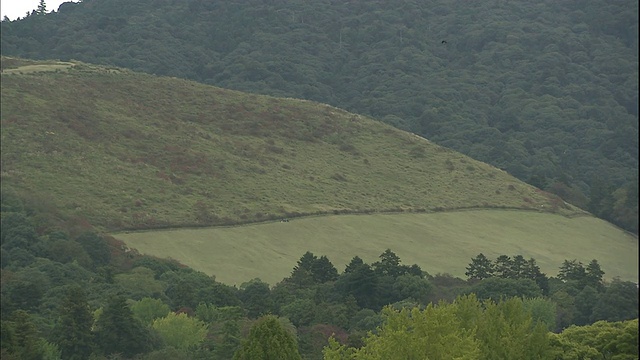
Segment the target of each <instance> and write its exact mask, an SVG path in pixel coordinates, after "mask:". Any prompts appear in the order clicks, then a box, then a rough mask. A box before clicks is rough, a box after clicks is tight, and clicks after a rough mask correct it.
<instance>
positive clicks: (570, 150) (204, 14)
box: [0, 0, 638, 233]
mask: <svg viewBox="0 0 640 360" xmlns="http://www.w3.org/2000/svg"><path fill="white" fill-rule="evenodd" d="M0 26H1V30H2V31H1V39H2V42H1V44H2V54H3V55H8V56H19V57H25V58H35V59H62V60H66V59H78V60H82V61H85V62H91V63H98V64H105V65H116V66H120V67H126V68H130V69H134V70H139V71H144V72H148V73H154V74H158V75H167V76H176V77H183V78H188V79H193V80H196V81H200V82H203V83H207V84H213V85H217V86H221V87H225V88H231V89H237V90H242V91H247V92H254V93H263V94H270V95H275V96H286V97H295V98H304V99H311V100H315V101H320V102H323V103H328V104H331V105H334V106H337V107H340V108H344V109H347V110H349V111H352V112H355V113H360V114H364V115H369V116H372V117H374V118H376V119H379V120H382V121H384V122H387V123H389V124H392V125H394V126H397V127H400V128H403V129H406V130H409V131H412V132H415V133H417V134H420V135H422V136H424V137H426V138H428V139H430V140H432V141H434V142H437V143H439V144H441V145H444V146H447V147H450V148H452V149H455V150H457V151H460V152H462V153H464V154H466V155H469V156H471V157H473V158H475V159H478V160H481V161H485V162H487V163H490V164H492V165H494V166H496V167H499V168H502V169H505V170H506V171H508V172H509V173H511V174H513V175H514V176H516V177H518V178H519V179H521V180H524V181H527V182H528V183H530V184H532V185H535V186H537V187H539V188H542V189H544V190H547V191H550V192H553V193H555V194H557V195H559V196H561V197H562V198H564V199H565V200H566V201H568V202H571V203H573V204H575V205H577V206H580V207H582V208H584V209H588V210H589V211H590V212H592V213H593V214H595V215H597V216H599V217H602V218H604V219H606V220H609V221H611V222H613V223H614V224H617V225H619V226H621V227H623V228H625V229H627V230H629V231H632V232H635V233H637V229H638V67H637V63H638V2H637V1H631V0H627V1H619V2H607V1H604V0H589V1H587V2H584V3H583V2H572V1H568V2H557V1H552V0H546V1H542V2H535V3H532V2H529V1H523V0H510V1H502V0H497V1H484V2H472V3H469V2H463V3H459V2H451V1H444V0H434V1H418V2H411V1H409V2H407V1H359V2H351V1H339V2H336V1H333V0H322V1H312V2H309V1H298V0H286V1H279V0H278V1H263V0H248V1H243V2H234V1H216V2H210V1H204V0H202V1H189V2H179V1H152V0H140V1H135V2H131V1H124V0H108V1H107V0H104V1H103V0H101V1H96V0H85V1H83V2H81V3H75V4H74V3H71V2H67V3H64V4H62V5H61V6H60V8H59V9H58V11H57V12H54V13H51V14H45V15H42V14H39V13H36V12H34V13H33V14H31V15H30V16H28V17H25V18H23V19H20V20H18V21H2V23H1V25H0Z"/></svg>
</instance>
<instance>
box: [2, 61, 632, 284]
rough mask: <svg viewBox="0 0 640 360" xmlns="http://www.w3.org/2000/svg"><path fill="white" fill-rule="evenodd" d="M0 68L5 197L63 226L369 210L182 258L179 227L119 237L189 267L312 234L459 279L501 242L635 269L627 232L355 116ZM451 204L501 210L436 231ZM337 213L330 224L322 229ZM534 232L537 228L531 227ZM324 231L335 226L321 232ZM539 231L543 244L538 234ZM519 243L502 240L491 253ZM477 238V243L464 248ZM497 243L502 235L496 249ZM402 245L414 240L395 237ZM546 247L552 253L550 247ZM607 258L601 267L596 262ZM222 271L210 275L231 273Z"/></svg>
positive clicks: (117, 73)
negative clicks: (514, 216)
mask: <svg viewBox="0 0 640 360" xmlns="http://www.w3.org/2000/svg"><path fill="white" fill-rule="evenodd" d="M2 67H3V74H2V113H1V120H2V149H1V150H2V151H1V158H2V172H1V176H2V177H1V180H2V187H3V191H12V192H15V193H17V194H19V195H20V196H21V197H23V198H27V199H30V201H31V202H32V203H37V204H39V206H40V207H42V208H48V209H55V212H56V213H57V214H58V216H59V217H60V218H62V219H68V218H74V217H75V218H77V217H81V218H84V219H86V220H88V221H89V222H91V223H92V224H93V225H95V226H97V227H98V228H99V229H102V230H103V231H109V232H117V231H123V230H132V229H147V230H148V229H156V230H158V229H163V228H184V227H192V226H200V227H204V226H213V225H237V224H242V223H254V222H264V221H273V220H278V219H280V218H283V217H287V218H295V217H299V216H300V217H302V216H309V215H337V214H371V215H367V216H364V217H356V218H357V219H370V220H365V222H364V223H358V222H349V221H347V222H346V223H342V221H343V220H335V219H336V218H335V217H316V218H309V219H299V220H296V221H295V224H294V223H293V222H292V223H289V224H271V225H269V224H265V225H261V226H274V225H285V226H290V228H293V229H295V228H296V227H298V226H302V225H303V224H309V222H312V223H313V225H312V226H311V225H306V226H302V227H300V228H299V230H297V231H292V232H291V233H290V234H289V235H288V237H287V236H284V235H283V234H282V233H278V232H277V231H276V232H268V231H267V232H265V231H263V230H262V229H265V228H259V227H255V226H252V227H249V228H250V229H257V230H255V231H254V232H253V233H252V232H251V230H246V229H244V228H243V227H240V228H232V229H243V230H239V231H238V232H237V233H236V234H235V235H214V236H222V237H224V238H225V239H226V240H224V241H226V244H230V243H233V242H236V245H237V244H243V245H242V246H241V247H240V248H237V246H236V248H234V249H226V250H220V249H225V247H224V246H220V247H216V246H213V247H212V248H210V247H209V246H207V247H199V246H193V243H191V244H190V245H189V246H186V247H184V246H183V248H186V249H188V250H187V251H188V252H190V255H189V254H186V255H185V254H183V255H180V254H179V253H177V252H176V251H175V249H176V248H175V247H173V248H171V246H173V245H175V244H181V243H180V241H188V240H189V238H188V237H187V236H183V235H180V236H179V239H178V238H176V237H175V236H173V235H171V234H172V232H166V233H165V232H163V233H155V234H154V235H153V236H152V238H153V240H152V241H151V242H150V243H149V242H148V243H147V244H146V245H143V243H142V242H141V240H140V238H138V239H137V240H136V239H135V238H134V236H133V235H136V234H145V233H132V234H129V235H131V236H127V234H120V235H121V236H122V238H123V239H128V240H127V241H129V240H130V243H131V244H133V245H131V246H134V247H135V246H138V245H139V247H140V248H141V249H142V251H149V252H150V253H152V252H153V251H156V250H157V251H159V253H158V254H159V255H163V256H166V255H170V254H174V255H171V256H175V257H176V258H177V260H180V261H184V262H185V263H187V264H188V265H190V266H193V267H194V268H196V269H202V266H200V265H198V264H199V261H202V260H197V261H194V262H190V261H189V257H190V256H193V255H194V254H198V253H199V254H204V255H205V257H206V254H208V253H210V254H217V255H216V256H220V258H216V259H218V260H217V261H216V267H215V268H214V272H219V271H220V269H222V268H225V267H228V266H230V265H231V264H232V263H233V262H234V261H235V262H237V261H238V259H239V258H237V257H234V256H232V254H233V253H234V252H235V253H237V252H240V253H242V252H245V253H246V252H253V253H258V254H259V257H261V256H264V254H268V251H273V252H275V253H278V252H281V253H282V252H284V253H285V254H286V256H285V257H284V258H282V259H281V260H286V261H280V264H281V265H282V266H285V267H286V268H288V269H290V268H291V267H292V266H293V265H294V264H293V263H292V259H293V261H295V259H296V258H297V257H299V256H300V255H301V254H302V252H301V251H302V250H303V249H312V248H314V247H313V245H312V244H313V242H314V241H316V242H317V243H322V244H325V246H326V245H331V244H333V245H331V246H330V247H331V248H333V249H334V255H335V254H338V253H341V254H342V257H341V258H339V259H336V263H337V264H340V263H342V262H344V261H345V259H343V257H345V256H353V255H357V254H359V253H358V251H362V249H363V248H366V247H367V244H371V247H370V251H368V252H367V254H368V255H371V254H370V253H371V252H372V251H374V252H377V251H378V250H379V249H378V247H382V246H386V247H393V248H398V249H401V251H399V254H400V255H401V256H405V257H406V258H407V260H408V261H415V262H419V263H420V264H424V266H425V270H427V271H443V272H451V273H459V271H461V268H462V267H463V265H461V262H462V264H464V263H466V261H465V259H468V258H469V257H470V255H469V254H472V255H471V256H473V255H475V254H477V253H478V252H481V251H484V252H486V253H491V252H500V250H499V249H501V248H503V249H505V250H507V249H509V251H521V253H522V254H523V255H528V256H534V255H535V256H546V255H548V254H551V253H554V252H555V254H556V256H558V258H554V257H549V258H548V259H544V258H543V259H540V260H542V261H541V263H544V264H545V265H544V266H546V267H547V268H550V267H551V266H556V265H559V264H556V263H555V262H557V260H558V259H559V256H561V255H562V254H572V252H571V249H580V251H578V252H576V253H575V254H576V255H575V256H580V257H582V256H584V257H588V256H589V254H593V256H591V257H596V258H598V259H600V258H599V257H598V256H601V255H602V254H609V256H608V259H611V258H616V259H618V260H619V264H618V265H617V266H618V268H617V270H616V271H619V273H618V275H619V276H625V277H629V278H633V277H634V276H635V277H636V278H637V257H635V263H634V258H633V257H629V254H631V253H632V254H637V239H636V238H635V237H633V236H629V235H627V234H626V233H625V232H623V231H622V230H619V229H617V228H615V227H613V226H611V225H610V224H607V223H606V222H604V221H601V220H597V222H596V223H595V225H593V223H592V225H590V226H589V227H585V225H584V224H585V222H584V221H587V220H580V219H582V218H585V219H593V218H592V217H591V216H590V215H589V214H588V213H586V212H584V211H582V210H580V209H578V208H576V207H574V206H572V205H571V204H567V203H565V202H564V201H562V200H561V199H560V198H558V197H557V196H555V195H552V194H549V193H547V192H544V191H541V190H539V189H537V188H535V187H533V186H530V185H528V184H525V183H523V182H521V181H519V180H517V179H516V178H514V177H512V176H511V175H509V174H508V173H506V172H504V171H502V170H499V169H497V168H495V167H492V166H490V165H487V164H485V163H482V162H479V161H476V160H473V159H471V158H469V157H467V156H464V155H462V154H460V153H457V152H455V151H452V150H450V149H447V148H444V147H442V146H439V145H436V144H434V143H432V142H430V141H429V140H427V139H424V138H422V137H419V136H417V135H415V134H412V133H408V132H405V131H402V130H398V129H396V128H394V127H391V126H390V125H386V124H384V123H381V122H379V121H375V120H372V119H369V118H367V117H364V116H360V115H357V114H352V113H348V112H346V111H344V110H341V109H338V108H335V107H332V106H329V105H324V104H320V103H316V102H312V101H306V100H296V99H290V98H274V97H270V96H262V95H254V94H247V93H242V92H237V91H231V90H224V89H221V88H217V87H213V86H209V85H203V84H199V83H196V82H192V81H187V80H183V79H177V78H169V77H158V76H152V75H148V74H142V73H135V72H132V71H128V70H124V69H120V68H114V67H102V66H96V65H90V64H85V63H81V62H76V61H72V62H58V61H32V60H23V59H15V58H6V57H3V58H2ZM465 209H466V210H469V209H475V210H483V209H485V210H491V211H480V212H481V213H483V212H486V213H491V214H504V215H499V216H497V217H495V216H493V218H492V217H491V216H489V217H485V216H486V215H482V216H480V220H478V218H477V217H476V218H475V220H474V217H473V216H472V215H473V214H476V212H456V214H457V215H456V216H457V217H456V219H455V220H454V221H450V222H449V225H446V226H445V225H444V223H440V222H439V221H438V220H435V219H440V218H438V217H435V216H444V215H443V214H446V213H447V212H448V211H452V210H465ZM496 209H497V210H499V212H496V211H495V210H496ZM506 210H517V211H516V213H518V214H520V215H518V220H517V221H515V222H513V221H511V220H508V219H509V217H508V216H510V215H507V214H511V213H513V211H506ZM520 210H521V211H520ZM492 211H493V212H492ZM382 213H397V214H400V215H397V216H406V217H403V218H398V219H402V220H398V221H396V222H395V223H396V225H393V224H394V222H393V221H392V222H389V221H388V220H385V221H386V222H385V221H383V220H381V219H383V218H380V217H379V216H382V215H381V214H382ZM375 214H378V215H375ZM402 214H403V215H402ZM542 215H544V216H543V217H541V216H542ZM376 216H377V217H376ZM421 216H423V217H424V218H422V217H421ZM432 216H433V217H432ZM572 217H578V218H579V219H573V220H571V219H570V218H572ZM319 219H324V221H320V220H319ZM338 219H342V217H338ZM345 219H348V218H345ZM384 219H389V218H384ZM483 219H484V220H483ZM529 219H530V220H529ZM434 220H435V222H434ZM569 220H571V221H569ZM594 220H595V219H594ZM336 221H337V222H338V223H340V224H341V225H339V226H337V227H336V225H335V224H336ZM298 222H299V224H300V225H298ZM378 222H380V224H379V225H382V224H388V226H386V228H387V229H386V230H384V231H382V230H380V231H378V232H374V233H379V235H380V236H381V237H378V238H376V237H375V236H373V235H372V237H370V238H368V237H367V236H364V235H362V234H367V233H368V232H367V229H368V228H369V229H368V230H371V229H373V228H374V226H373V225H374V224H376V223H378ZM407 222H409V223H410V225H409V224H408V223H407ZM523 222H524V223H525V225H517V226H516V225H515V224H520V223H523ZM332 224H334V225H332ZM403 224H404V225H406V226H403ZM481 224H483V225H481ZM478 226H480V228H478ZM383 227H385V226H383ZM581 228H582V230H580V229H581ZM596 228H597V229H598V230H595V229H596ZM332 229H333V230H332ZM345 229H350V230H349V231H347V232H345ZM447 229H448V230H447ZM456 229H457V230H456ZM538 229H540V230H542V229H546V230H545V231H546V232H542V231H541V232H540V234H536V232H537V231H538ZM586 229H589V231H584V230H586ZM281 230H282V229H281V228H280V230H279V231H281ZM334 230H335V231H337V232H336V233H335V234H342V235H340V236H338V235H336V236H333V237H332V238H331V234H332V231H334ZM216 231H218V232H220V231H222V233H224V231H231V230H229V229H227V230H224V231H223V230H216ZM405 231H406V232H407V233H406V234H405V233H404V232H405ZM260 233H262V234H263V235H261V236H262V237H260V236H258V234H260ZM429 233H434V234H436V236H434V237H432V238H431V239H430V241H436V242H437V243H440V244H441V246H442V244H451V245H450V246H449V245H447V247H448V248H449V253H448V254H447V255H446V256H448V258H447V257H445V259H447V261H445V262H442V261H441V262H440V263H439V264H438V265H437V266H434V270H432V269H430V268H429V259H433V258H434V257H440V258H441V260H442V256H443V255H442V254H441V253H439V252H437V251H435V252H431V255H429V256H431V257H429V256H427V254H428V253H429V252H430V248H431V246H427V245H428V243H420V241H423V240H424V239H429ZM543 233H544V234H547V235H543ZM160 234H164V235H160ZM173 234H174V235H175V233H173ZM264 234H272V235H271V237H270V236H266V235H264ZM345 234H346V235H345ZM357 234H360V235H357ZM461 234H464V236H461ZM524 234H529V235H527V236H524ZM549 234H553V235H552V236H551V235H549ZM603 234H605V235H603ZM120 235H118V236H120ZM291 235H294V236H293V237H291ZM265 236H266V237H265ZM327 236H329V238H328V237H327ZM341 236H343V237H341ZM541 236H542V237H546V239H545V241H546V242H540V243H538V242H537V241H536V239H540V237H541ZM392 237H393V238H392ZM146 239H147V240H146V241H148V240H149V237H148V236H147V238H146ZM239 239H244V240H243V241H245V242H242V241H240V240H239ZM253 239H255V240H256V241H260V244H261V245H256V244H254V243H252V240H253ZM420 239H422V240H420ZM474 239H475V240H474ZM482 239H484V240H482ZM509 239H511V240H509ZM520 239H522V242H521V243H519V245H517V246H516V247H508V246H506V245H505V247H503V245H504V244H506V243H507V242H508V241H520ZM280 240H281V241H282V244H281V245H279V243H278V241H280ZM476 240H477V241H479V242H478V243H477V246H474V245H472V244H474V242H475V241H476ZM502 240H504V241H507V242H505V243H504V244H501V242H502ZM336 241H338V242H336ZM404 241H408V242H414V244H413V245H407V243H405V244H404V245H403V242H404ZM554 242H558V243H557V244H555V243H554ZM172 244H173V245H172ZM182 244H184V243H182ZM340 244H342V245H343V247H340ZM347 244H350V245H347ZM373 244H376V245H375V246H374V245H373ZM383 244H386V245H383ZM585 244H588V246H585ZM612 244H615V246H613V245H612ZM145 246H146V247H145ZM281 246H282V247H281ZM556 247H557V249H560V248H562V249H564V250H563V251H555V250H556ZM150 249H155V250H150ZM163 249H165V250H163ZM267 249H268V251H267ZM322 249H324V248H318V251H322ZM456 249H464V251H456ZM485 249H486V250H485ZM540 249H543V250H540ZM383 250H384V249H382V251H383ZM216 251H220V252H218V253H216ZM631 251H633V252H631ZM378 253H379V252H378ZM452 254H458V255H457V256H456V257H454V256H452ZM327 255H332V254H327ZM591 257H590V258H591ZM590 258H588V259H582V258H581V259H580V260H586V261H588V260H590ZM223 259H227V260H226V261H227V262H226V263H225V261H224V260H223ZM276 259H278V258H277V257H276ZM414 259H415V260H414ZM420 259H423V260H420ZM245 260H246V259H245ZM249 260H250V259H249ZM445 263H449V264H450V266H452V267H451V268H448V267H447V266H445ZM607 265H609V260H607V262H606V263H603V267H605V269H606V267H607ZM271 266H273V263H271V262H267V263H265V266H258V267H256V268H255V269H254V270H255V273H256V274H260V273H263V274H265V273H269V271H271V270H273V269H272V268H271ZM453 267H455V269H458V270H455V269H454V268H453ZM634 267H635V268H636V272H635V274H634V273H633V269H634ZM248 268H252V267H251V266H248ZM281 270H282V269H280V270H277V271H275V270H274V271H273V274H276V275H277V276H281V273H280V271H281ZM210 273H211V271H210ZM214 275H215V274H214ZM226 275H228V274H224V275H223V274H221V277H222V278H224V279H225V280H228V281H236V282H239V281H241V279H240V278H238V277H232V276H226ZM244 275H245V274H244V273H242V276H244ZM246 275H247V276H251V277H253V275H251V274H249V273H247V274H246ZM285 275H286V274H285ZM274 276H275V275H274ZM269 279H270V280H271V278H269ZM247 280H248V279H247Z"/></svg>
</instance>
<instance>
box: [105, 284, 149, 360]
mask: <svg viewBox="0 0 640 360" xmlns="http://www.w3.org/2000/svg"><path fill="white" fill-rule="evenodd" d="M96 327H97V331H96V343H97V344H98V346H99V347H100V349H101V350H102V351H103V352H104V354H106V355H109V354H115V353H121V354H123V355H125V356H129V357H131V356H133V355H135V354H139V353H142V352H145V351H147V350H148V349H149V341H148V340H149V338H148V337H149V334H148V331H147V330H146V329H145V328H144V327H143V326H142V324H140V322H139V321H138V320H137V319H135V318H134V317H133V312H132V311H131V309H130V308H129V306H128V305H127V303H126V300H125V298H124V297H121V296H116V297H113V298H111V299H110V300H109V301H108V303H107V306H106V307H105V308H104V310H103V312H102V314H101V315H100V318H99V319H98V321H97V324H96Z"/></svg>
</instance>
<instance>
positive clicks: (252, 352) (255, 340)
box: [233, 315, 302, 360]
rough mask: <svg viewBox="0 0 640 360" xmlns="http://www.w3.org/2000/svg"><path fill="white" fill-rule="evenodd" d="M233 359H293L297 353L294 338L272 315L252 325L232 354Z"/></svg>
mask: <svg viewBox="0 0 640 360" xmlns="http://www.w3.org/2000/svg"><path fill="white" fill-rule="evenodd" d="M233 359H234V360H295V359H302V358H301V357H300V353H298V344H297V342H296V338H295V337H294V336H293V334H291V333H290V332H289V331H288V330H287V329H285V328H284V327H283V326H282V324H281V323H280V322H279V321H278V318H277V317H275V316H272V315H268V316H265V317H263V318H261V319H259V320H258V322H257V323H256V324H255V325H253V327H252V328H251V331H250V332H249V337H248V338H247V339H246V340H245V341H243V343H242V346H241V348H240V349H238V351H236V353H235V355H234V356H233Z"/></svg>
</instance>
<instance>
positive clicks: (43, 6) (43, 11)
mask: <svg viewBox="0 0 640 360" xmlns="http://www.w3.org/2000/svg"><path fill="white" fill-rule="evenodd" d="M46 13H47V4H46V3H45V2H44V0H40V3H39V4H38V9H37V10H36V14H38V15H44V14H46Z"/></svg>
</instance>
